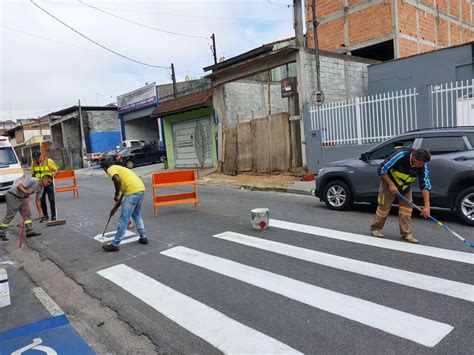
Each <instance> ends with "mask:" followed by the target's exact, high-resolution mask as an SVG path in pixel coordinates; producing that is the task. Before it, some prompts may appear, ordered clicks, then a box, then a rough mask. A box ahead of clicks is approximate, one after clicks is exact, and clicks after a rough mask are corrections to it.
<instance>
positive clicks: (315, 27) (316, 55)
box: [311, 0, 321, 90]
mask: <svg viewBox="0 0 474 355" xmlns="http://www.w3.org/2000/svg"><path fill="white" fill-rule="evenodd" d="M311 7H312V8H313V39H314V59H315V60H316V80H317V85H318V87H317V89H318V90H320V89H321V75H320V69H319V67H320V63H319V43H318V25H319V22H318V21H317V20H316V0H313V4H312V6H311Z"/></svg>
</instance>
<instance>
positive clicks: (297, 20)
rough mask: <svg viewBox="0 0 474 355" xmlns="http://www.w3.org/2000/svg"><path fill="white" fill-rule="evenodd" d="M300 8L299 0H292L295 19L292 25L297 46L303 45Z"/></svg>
mask: <svg viewBox="0 0 474 355" xmlns="http://www.w3.org/2000/svg"><path fill="white" fill-rule="evenodd" d="M302 10H303V9H302V7H301V0H293V13H294V16H293V17H294V19H295V23H294V26H293V27H294V28H295V38H296V45H297V46H298V47H304V34H303V18H302V14H301V12H302Z"/></svg>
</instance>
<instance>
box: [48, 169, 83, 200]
mask: <svg viewBox="0 0 474 355" xmlns="http://www.w3.org/2000/svg"><path fill="white" fill-rule="evenodd" d="M61 180H72V185H71V186H61V187H55V188H54V192H66V191H72V192H73V194H74V197H76V193H77V198H79V187H78V186H77V180H76V173H75V171H74V170H61V171H59V173H57V174H56V176H55V177H54V181H61Z"/></svg>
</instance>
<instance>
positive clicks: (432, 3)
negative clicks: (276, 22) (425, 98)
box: [306, 0, 474, 60]
mask: <svg viewBox="0 0 474 355" xmlns="http://www.w3.org/2000/svg"><path fill="white" fill-rule="evenodd" d="M315 1H316V19H317V20H318V21H319V26H318V39H319V48H320V49H324V50H329V51H334V52H339V53H348V54H352V55H356V56H360V57H365V58H370V59H377V60H390V59H394V58H402V57H407V56H410V55H413V54H418V53H423V52H428V51H432V50H435V49H437V48H442V47H448V46H454V45H458V44H462V43H466V42H470V41H474V4H473V3H474V1H470V0H315ZM312 3H313V1H312V0H306V19H307V22H308V26H307V28H308V33H307V35H308V36H307V39H308V45H309V47H311V48H314V45H313V43H314V42H313V38H314V37H313V31H312V25H311V22H312V20H313V17H312V12H313V11H312Z"/></svg>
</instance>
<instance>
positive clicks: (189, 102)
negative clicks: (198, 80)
mask: <svg viewBox="0 0 474 355" xmlns="http://www.w3.org/2000/svg"><path fill="white" fill-rule="evenodd" d="M203 107H212V89H209V90H204V91H198V92H195V93H193V94H190V95H186V96H181V97H178V98H176V99H172V100H168V101H165V102H163V103H162V104H160V106H158V107H157V108H156V109H155V110H153V112H152V113H151V115H150V117H152V118H156V117H164V116H169V115H173V114H176V113H181V112H185V111H190V110H194V109H197V108H203Z"/></svg>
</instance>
